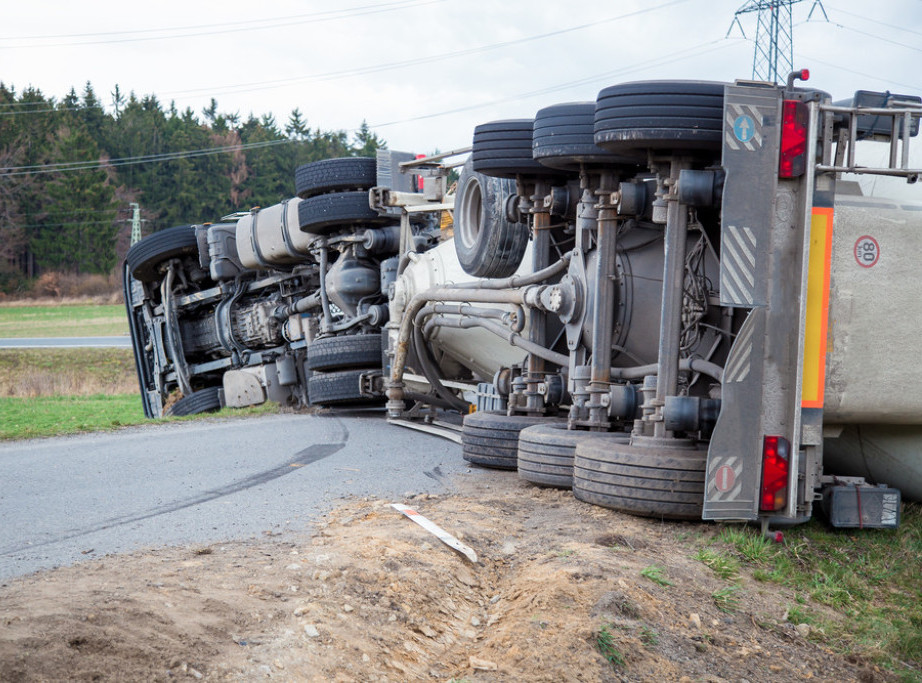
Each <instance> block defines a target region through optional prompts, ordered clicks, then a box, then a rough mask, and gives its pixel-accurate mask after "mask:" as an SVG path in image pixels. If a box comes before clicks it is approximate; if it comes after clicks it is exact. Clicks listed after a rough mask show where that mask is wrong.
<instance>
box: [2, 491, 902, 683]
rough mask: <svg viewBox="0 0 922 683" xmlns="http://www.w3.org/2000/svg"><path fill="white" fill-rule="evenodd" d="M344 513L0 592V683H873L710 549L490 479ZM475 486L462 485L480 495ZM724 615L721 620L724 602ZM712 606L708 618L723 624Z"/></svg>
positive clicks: (694, 532) (677, 530)
mask: <svg viewBox="0 0 922 683" xmlns="http://www.w3.org/2000/svg"><path fill="white" fill-rule="evenodd" d="M494 481H495V483H494V484H492V485H490V486H489V487H488V488H487V489H486V490H480V491H479V492H478V493H477V494H476V496H475V495H473V494H471V495H453V496H447V497H443V498H439V497H434V496H427V495H422V496H419V497H417V498H416V499H414V500H412V501H404V502H409V503H410V504H411V505H413V506H414V507H415V508H416V509H417V510H418V511H419V512H420V513H422V514H423V515H425V516H427V517H428V518H430V519H431V520H432V521H434V522H436V523H437V524H439V525H440V526H442V527H443V528H445V529H446V530H448V531H450V532H451V533H453V534H455V535H456V536H458V537H459V538H461V539H462V540H463V541H464V542H465V543H467V544H468V545H470V546H472V547H473V548H474V549H475V550H476V551H477V553H478V555H479V562H478V563H477V564H471V563H470V562H468V561H467V560H466V559H464V558H463V557H462V556H460V555H459V554H457V553H455V552H454V551H452V550H450V549H448V548H447V547H446V546H444V545H443V544H442V543H440V542H439V541H438V540H437V539H436V538H435V537H433V536H431V535H429V534H427V533H426V532H425V531H424V530H423V529H421V528H419V527H418V526H416V525H415V524H413V523H412V522H410V521H408V520H407V519H406V518H404V517H403V516H401V515H400V514H399V513H398V512H396V511H394V510H393V509H391V508H390V507H389V506H388V505H387V503H388V502H390V501H379V500H360V501H351V502H348V503H346V504H345V505H343V506H342V507H341V508H339V509H338V510H336V511H335V513H333V514H331V515H330V516H329V517H328V519H327V521H326V522H325V523H323V524H321V525H319V528H318V529H317V530H316V532H315V533H314V534H313V535H312V536H311V537H310V538H302V537H295V536H294V535H285V536H281V537H276V538H268V537H267V538H264V539H259V540H254V541H251V542H239V543H228V544H226V545H215V546H211V547H207V548H168V549H163V550H157V551H150V552H145V553H137V554H134V555H130V556H118V557H116V556H110V557H106V558H103V559H101V560H98V561H92V562H87V563H85V564H83V565H80V566H77V567H70V568H65V569H60V570H56V571H52V572H46V573H42V574H37V575H33V576H29V577H25V578H22V579H17V580H14V581H10V582H9V583H8V584H7V585H5V586H3V587H2V589H0V602H2V604H3V605H4V610H3V614H2V621H0V680H3V681H38V680H64V679H67V680H77V681H89V680H94V681H95V680H162V681H166V680H177V678H178V679H180V680H182V679H199V678H202V679H204V680H234V681H236V680H247V681H248V680H253V679H255V678H265V677H269V678H277V679H281V680H304V681H331V680H335V681H406V680H419V679H428V678H432V679H443V680H448V679H465V680H469V681H479V680H484V681H487V680H489V681H515V680H534V681H561V680H579V681H622V680H628V681H635V680H642V681H649V680H676V681H679V680H689V681H690V680H699V681H723V680H732V681H739V680H744V679H745V680H750V681H758V680H769V679H771V680H773V681H789V680H809V679H814V678H815V679H818V680H837V681H849V680H862V681H871V680H887V678H886V676H885V675H884V674H882V673H880V672H876V671H875V670H873V669H871V668H867V667H862V666H860V665H859V664H856V663H854V662H849V661H846V659H845V658H844V657H842V656H839V655H835V654H833V653H831V652H830V651H828V650H826V649H824V648H823V647H821V646H820V645H818V644H816V643H814V642H811V641H810V640H809V634H808V633H806V632H804V631H803V630H801V631H798V630H796V629H795V627H794V626H793V625H791V624H789V623H787V622H786V621H785V613H786V610H787V607H788V605H789V604H790V603H791V602H792V600H793V597H792V595H789V594H785V591H784V590H783V589H778V588H776V587H771V586H767V585H765V584H760V583H758V582H755V581H753V580H752V579H751V578H750V577H747V576H744V577H743V578H742V583H741V584H740V589H739V590H736V591H735V594H734V597H733V600H734V602H733V603H732V609H731V610H730V611H721V609H719V605H718V604H717V602H716V601H715V599H714V594H715V593H716V592H719V591H720V590H721V589H722V588H726V586H727V582H726V581H724V580H722V579H719V578H718V577H716V576H715V575H714V574H713V573H712V572H711V571H710V570H709V569H707V567H705V566H704V565H703V564H701V563H700V562H698V561H696V560H694V559H692V556H693V555H694V550H695V544H696V543H699V542H701V540H702V539H704V538H709V537H710V536H711V535H713V534H714V533H715V530H714V528H713V527H712V526H708V525H703V524H665V523H660V522H656V521H651V520H643V519H637V518H632V517H628V516H624V515H621V514H618V513H615V512H612V511H609V510H605V509H602V508H598V507H593V506H589V505H585V504H581V503H579V502H577V501H575V500H574V499H573V498H572V496H570V494H569V492H559V491H554V490H547V489H538V488H534V487H531V486H527V485H525V484H523V483H521V482H520V481H519V480H518V479H517V478H516V476H515V475H514V474H502V475H497V478H496V479H495V480H494ZM481 486H482V484H481ZM728 604H729V603H728ZM728 604H724V605H723V607H724V609H727V607H728Z"/></svg>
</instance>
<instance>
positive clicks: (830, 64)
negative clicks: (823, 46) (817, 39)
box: [800, 54, 922, 91]
mask: <svg viewBox="0 0 922 683" xmlns="http://www.w3.org/2000/svg"><path fill="white" fill-rule="evenodd" d="M800 56H801V57H802V58H803V60H804V63H805V64H807V63H815V64H822V65H823V66H827V67H829V68H831V69H837V70H838V71H844V72H846V73H849V74H853V75H855V76H864V77H865V78H871V79H874V80H876V81H881V82H883V83H891V84H892V85H896V86H899V87H901V88H907V89H909V90H913V91H918V90H922V87H920V86H918V85H913V84H909V83H901V82H900V81H894V80H891V79H889V78H884V77H883V76H881V75H880V73H876V74H868V73H863V72H861V71H855V70H854V69H853V68H851V67H844V66H842V65H841V64H835V63H834V62H826V61H823V60H822V59H818V58H816V57H810V56H809V55H804V54H801V55H800Z"/></svg>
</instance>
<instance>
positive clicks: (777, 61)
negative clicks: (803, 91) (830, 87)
mask: <svg viewBox="0 0 922 683" xmlns="http://www.w3.org/2000/svg"><path fill="white" fill-rule="evenodd" d="M798 2H803V0H748V1H747V2H746V3H745V4H744V5H743V6H742V7H740V8H739V9H738V10H736V13H735V14H734V15H733V23H732V24H730V30H729V31H727V35H730V31H732V30H733V27H734V26H739V27H740V31H742V32H743V35H744V36H745V35H746V32H745V31H743V25H742V23H740V16H741V15H743V14H750V13H752V12H758V16H757V20H756V41H755V54H754V56H753V59H752V77H753V79H754V80H757V81H769V82H772V83H777V82H779V81H784V80H785V79H786V78H787V75H788V74H789V73H790V72H791V71H793V70H794V25H793V20H792V13H791V5H795V4H797V3H798ZM817 7H819V8H820V11H821V12H822V13H823V16H824V17H826V20H827V21H828V20H829V17H828V16H826V10H825V8H824V7H823V3H822V0H814V1H813V7H811V8H810V15H809V16H808V17H807V19H808V20H809V19H810V18H811V17H812V16H813V11H814V10H815V9H816V8H817Z"/></svg>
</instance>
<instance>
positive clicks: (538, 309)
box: [388, 74, 922, 527]
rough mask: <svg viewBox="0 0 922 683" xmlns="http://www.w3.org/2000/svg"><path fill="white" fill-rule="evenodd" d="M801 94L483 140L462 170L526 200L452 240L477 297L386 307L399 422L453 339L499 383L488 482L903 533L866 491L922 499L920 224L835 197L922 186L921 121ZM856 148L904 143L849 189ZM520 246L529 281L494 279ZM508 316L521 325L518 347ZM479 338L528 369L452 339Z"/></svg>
mask: <svg viewBox="0 0 922 683" xmlns="http://www.w3.org/2000/svg"><path fill="white" fill-rule="evenodd" d="M797 75H798V76H800V75H802V74H797ZM794 80H795V79H794V78H791V79H790V80H789V82H788V83H787V84H786V85H785V86H780V87H779V86H775V85H773V84H765V83H750V82H738V83H735V84H724V83H706V82H682V81H661V82H641V83H627V84H620V85H616V86H612V87H610V88H606V89H605V90H603V91H602V92H601V93H600V95H599V97H598V99H597V100H596V102H594V103H568V104H565V105H555V106H553V107H548V108H545V109H543V110H541V111H539V112H538V114H537V115H536V117H535V118H533V119H516V120H505V121H494V122H490V123H488V124H483V125H481V126H478V127H477V128H476V129H475V133H474V140H473V151H472V160H471V165H470V168H469V169H465V172H466V173H475V174H480V178H481V180H480V181H479V185H480V186H481V187H482V186H483V185H484V183H487V182H494V181H493V180H484V179H503V180H506V181H509V182H514V185H515V193H514V194H511V193H508V194H507V196H506V197H505V198H504V199H503V200H502V201H501V202H499V203H496V202H487V203H481V206H480V209H479V213H478V211H473V212H469V215H479V216H481V217H485V218H484V219H483V220H480V221H479V222H477V223H476V229H467V228H465V226H464V225H463V224H462V225H461V226H459V227H456V236H455V247H456V253H457V259H458V262H459V264H460V265H461V266H462V269H463V270H464V271H465V272H466V273H467V274H468V275H469V276H475V277H477V276H479V277H481V279H480V280H478V281H476V282H473V283H466V284H464V283H457V282H451V280H454V278H455V274H451V275H449V273H450V272H451V269H449V268H442V269H441V271H440V272H442V273H445V277H444V279H443V280H439V279H438V277H437V276H436V277H430V278H429V279H428V280H426V279H425V278H421V280H420V281H425V282H426V284H427V285H428V286H427V287H426V288H422V287H417V288H416V289H415V290H413V291H414V292H415V293H414V294H413V295H412V296H403V297H402V298H401V299H400V300H399V301H395V300H394V299H392V301H391V315H392V320H394V322H392V323H391V325H392V326H397V325H398V322H397V316H398V315H401V317H400V319H399V329H398V330H397V331H396V333H394V331H393V330H392V333H391V335H390V336H391V344H390V353H391V356H392V364H391V367H390V373H389V374H390V382H389V383H388V398H389V402H388V411H389V414H390V416H391V417H392V418H396V417H398V416H400V415H401V414H402V412H403V406H404V404H403V400H402V399H403V392H404V390H405V384H404V382H403V371H404V368H405V365H406V361H407V356H408V352H409V350H410V343H409V342H410V340H411V339H412V338H413V337H414V336H419V335H421V336H422V341H423V342H424V343H426V344H429V345H430V346H431V347H434V349H435V351H436V352H438V353H442V349H441V346H440V342H439V339H440V336H441V338H442V342H441V343H444V344H445V348H444V353H443V355H444V356H450V357H451V358H452V359H453V360H454V361H455V362H458V363H464V362H465V360H464V359H465V357H467V358H468V360H467V361H466V365H465V367H466V372H468V373H469V374H470V375H474V376H476V377H479V378H484V379H485V378H486V377H487V376H488V375H489V373H490V372H491V371H492V372H493V379H492V380H491V381H489V382H488V385H489V391H480V392H478V393H479V394H480V395H479V396H478V398H477V401H478V402H479V403H480V406H479V407H480V408H482V409H484V408H492V409H493V410H480V411H478V412H476V413H474V414H473V415H470V416H468V417H467V418H465V427H464V433H463V434H464V435H463V441H464V457H465V458H466V459H468V460H469V461H471V462H473V463H476V464H483V465H488V466H494V467H506V468H517V469H518V470H519V473H520V475H521V476H523V477H524V478H525V479H527V480H530V481H534V482H535V483H538V484H543V485H557V486H565V487H569V486H572V488H573V491H574V494H575V495H576V497H578V498H580V499H582V500H586V501H588V502H593V503H597V504H601V505H606V506H608V507H612V508H615V509H620V510H625V511H629V512H633V513H636V514H643V515H652V516H660V517H669V518H689V519H698V518H702V517H703V518H705V519H725V520H748V521H761V522H762V523H763V524H765V525H767V524H768V523H769V522H773V523H791V522H797V521H802V520H804V519H807V518H809V517H810V516H811V514H812V512H813V503H814V502H819V501H822V502H823V505H824V507H826V508H827V512H829V514H830V517H831V518H832V519H833V522H834V523H835V524H837V525H840V526H885V527H886V526H894V525H895V524H897V523H898V510H899V492H898V491H896V490H895V489H891V488H887V487H885V486H884V487H881V486H871V485H869V484H868V483H867V482H865V481H864V479H870V480H872V481H874V482H886V481H890V482H891V483H893V482H898V483H899V484H900V487H901V488H902V490H903V492H904V493H905V494H906V495H907V496H909V497H912V498H915V499H920V498H922V490H920V487H919V474H920V471H922V464H920V457H919V456H918V455H917V453H918V450H917V448H916V444H918V443H919V441H918V438H917V437H918V436H920V435H919V434H918V433H917V432H918V429H917V427H916V425H918V424H919V423H920V422H922V418H920V415H922V413H920V411H919V410H918V405H917V403H918V401H919V400H920V398H922V394H920V392H919V389H918V387H919V386H920V384H919V382H918V379H919V378H916V377H914V376H913V374H914V373H915V372H918V370H916V367H917V366H916V364H914V363H912V362H910V358H911V356H912V355H913V351H914V349H915V344H913V343H912V341H913V338H914V336H913V331H912V329H913V327H914V324H915V320H917V319H918V317H917V315H913V314H914V313H918V311H917V310H916V309H917V308H918V305H919V304H918V303H917V301H918V297H917V296H916V295H915V293H914V292H915V289H916V287H914V282H915V278H914V277H913V273H912V272H911V265H910V259H911V258H912V257H911V256H910V254H912V253H913V249H912V247H913V245H915V242H916V240H917V239H918V238H917V235H918V230H917V229H915V228H916V223H917V221H918V216H919V213H918V210H919V208H922V207H919V206H917V205H915V204H912V203H910V202H906V201H900V202H885V201H881V200H879V199H876V198H875V199H873V200H871V199H868V198H864V197H861V196H859V195H857V194H855V192H854V188H855V186H854V184H853V183H847V182H844V181H841V180H840V178H839V176H840V174H842V173H859V174H881V175H893V176H902V177H905V178H907V179H909V180H910V181H914V180H915V178H916V177H917V175H918V170H913V169H912V168H910V167H909V164H908V158H909V154H908V145H909V141H910V138H911V136H913V135H915V134H916V132H917V127H918V117H919V113H920V107H919V104H918V102H919V99H918V98H903V97H897V96H889V97H886V98H884V96H882V95H881V96H880V97H881V98H882V99H881V102H879V103H875V102H874V99H873V98H874V97H876V96H875V95H873V94H868V93H858V94H856V97H855V98H854V100H852V101H850V102H848V103H842V104H838V105H835V104H832V103H831V101H830V98H829V96H828V95H826V94H825V93H823V92H821V91H817V90H813V89H807V88H799V87H795V86H794ZM862 139H871V140H881V141H884V142H886V143H889V145H890V149H891V153H890V163H889V164H888V165H887V166H885V167H879V168H871V167H858V166H857V164H855V162H854V158H855V157H854V149H855V147H856V143H857V142H858V141H859V140H862ZM463 176H464V174H462V183H460V187H459V192H458V196H457V197H456V202H455V203H456V216H455V219H456V222H457V221H459V220H461V221H462V222H463V221H464V220H465V218H464V216H465V215H466V214H465V212H462V211H459V210H458V207H462V206H465V203H466V202H467V201H468V199H466V197H465V191H464V187H465V185H464V182H463V180H464V177H463ZM837 184H839V185H841V187H839V188H837ZM837 189H838V190H840V191H838V192H837ZM474 203H476V202H474ZM519 223H525V224H526V226H527V229H528V232H529V234H530V242H531V249H530V251H529V252H528V259H529V262H526V263H525V264H524V266H523V265H521V263H520V262H515V263H514V264H513V261H515V259H514V258H511V257H510V258H506V257H505V256H504V257H503V258H501V259H500V261H504V262H503V263H502V264H501V266H502V267H503V268H506V269H509V268H513V269H515V268H517V267H518V268H523V270H520V271H519V273H518V274H510V273H508V272H498V271H493V270H492V266H491V267H489V268H487V269H486V272H483V271H477V270H476V268H477V264H478V263H479V262H481V261H483V260H484V259H485V258H486V257H493V256H496V255H497V254H506V253H507V251H506V250H504V249H502V248H500V247H499V246H497V245H508V244H513V243H516V244H517V242H516V241H515V240H514V239H513V237H512V232H510V230H511V228H510V225H513V224H519ZM496 226H498V227H496ZM468 227H469V226H468ZM465 239H466V240H468V242H469V243H468V244H467V245H461V244H459V241H461V240H465ZM486 245H493V246H492V247H491V246H486ZM443 248H445V249H447V247H443ZM472 253H474V254H475V255H476V254H479V260H478V258H477V257H475V258H470V257H471V254H472ZM510 253H514V254H517V255H518V258H519V259H520V260H521V261H524V260H525V256H526V250H525V249H524V248H517V249H514V250H510ZM884 254H886V255H887V261H886V263H884V261H883V258H884V257H883V255H884ZM465 259H467V262H465ZM494 260H495V259H494ZM416 266H417V264H416V263H411V264H409V265H408V267H407V268H406V269H405V270H404V272H403V273H401V277H402V278H409V277H412V276H413V271H414V269H415V268H416ZM424 267H426V268H429V269H430V271H432V272H436V271H438V269H433V268H432V267H431V265H426V266H424ZM497 267H499V266H497ZM409 289H410V288H408V291H409ZM462 304H467V305H469V306H470V305H472V304H476V305H477V306H478V307H482V308H484V312H472V311H471V310H470V308H468V309H464V308H463V306H462ZM494 306H496V307H507V308H506V309H502V308H499V309H497V311H496V312H493V315H502V314H501V313H499V311H500V310H509V309H508V307H512V310H513V311H514V313H513V314H511V317H509V318H507V319H506V323H505V325H500V323H501V322H502V321H501V320H500V321H497V320H490V319H489V317H488V316H487V315H486V314H485V312H487V311H488V308H489V307H494ZM515 325H519V326H521V331H516V329H515V328H514V326H515ZM471 328H476V329H477V330H479V331H483V330H487V331H490V332H491V333H492V334H494V335H496V336H498V337H503V338H505V339H506V341H507V342H509V343H510V344H511V345H513V346H515V347H516V348H517V349H518V356H519V358H518V360H514V359H506V358H504V357H501V356H500V355H499V354H498V353H497V352H495V351H494V350H493V348H492V347H491V346H489V345H487V344H482V343H480V342H470V343H465V342H464V337H463V336H462V335H460V334H446V330H449V329H450V330H453V331H457V330H462V331H467V330H469V329H471ZM442 335H444V336H442ZM874 342H877V344H874ZM881 342H883V343H884V344H885V345H886V350H885V351H883V350H881ZM875 351H878V353H875ZM510 360H511V362H510ZM444 372H445V377H444V378H443V380H451V379H452V377H451V376H450V372H451V368H445V369H444ZM443 384H444V382H443ZM897 387H898V389H897V390H894V389H895V388H897ZM862 477H863V478H864V479H862Z"/></svg>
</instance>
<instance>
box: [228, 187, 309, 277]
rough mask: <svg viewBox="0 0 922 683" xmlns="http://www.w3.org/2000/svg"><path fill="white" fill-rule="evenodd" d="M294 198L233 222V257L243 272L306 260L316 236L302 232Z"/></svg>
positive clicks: (296, 201) (296, 199)
mask: <svg viewBox="0 0 922 683" xmlns="http://www.w3.org/2000/svg"><path fill="white" fill-rule="evenodd" d="M300 202H301V200H300V199H298V198H297V197H296V198H294V199H287V200H285V201H284V202H282V203H280V204H273V205H272V206H267V207H266V208H265V209H259V210H256V211H253V212H252V213H250V214H249V215H247V216H244V217H243V218H241V219H240V220H239V221H237V253H238V254H239V256H240V262H241V263H243V265H244V266H245V267H247V268H252V269H253V270H262V269H264V268H268V267H271V266H286V265H291V264H294V263H301V262H304V261H309V260H310V249H311V246H312V245H313V243H314V241H315V240H316V239H317V236H316V235H310V234H308V233H306V232H302V231H301V230H300V228H299V227H298V226H299V220H298V204H300Z"/></svg>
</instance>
